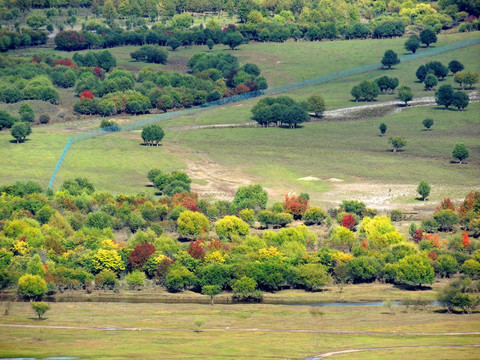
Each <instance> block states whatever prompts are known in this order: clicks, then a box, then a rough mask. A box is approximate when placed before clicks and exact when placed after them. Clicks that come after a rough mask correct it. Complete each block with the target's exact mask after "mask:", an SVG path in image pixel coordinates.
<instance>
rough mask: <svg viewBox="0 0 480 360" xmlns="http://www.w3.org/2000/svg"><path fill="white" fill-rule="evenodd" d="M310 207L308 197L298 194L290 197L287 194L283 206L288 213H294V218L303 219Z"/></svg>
mask: <svg viewBox="0 0 480 360" xmlns="http://www.w3.org/2000/svg"><path fill="white" fill-rule="evenodd" d="M308 207H309V206H308V199H306V198H304V197H296V196H291V197H289V196H288V194H287V195H285V202H284V203H283V208H284V209H285V212H286V213H289V214H292V215H293V218H294V219H301V218H302V216H303V215H304V214H305V211H307V209H308Z"/></svg>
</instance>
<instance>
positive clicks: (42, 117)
mask: <svg viewBox="0 0 480 360" xmlns="http://www.w3.org/2000/svg"><path fill="white" fill-rule="evenodd" d="M38 120H39V121H40V124H48V123H49V122H50V115H48V114H41V115H40V116H39V118H38Z"/></svg>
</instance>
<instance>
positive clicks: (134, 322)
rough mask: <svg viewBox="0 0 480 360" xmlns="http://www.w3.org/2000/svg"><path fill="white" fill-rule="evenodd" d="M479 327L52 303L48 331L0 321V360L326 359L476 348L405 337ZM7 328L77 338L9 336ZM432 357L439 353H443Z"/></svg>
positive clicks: (464, 320)
mask: <svg viewBox="0 0 480 360" xmlns="http://www.w3.org/2000/svg"><path fill="white" fill-rule="evenodd" d="M2 305H3V304H2ZM198 320H199V321H202V325H201V330H203V331H201V332H194V331H193V330H195V329H196V325H195V322H196V321H198ZM479 320H480V315H479V314H473V315H455V314H445V313H442V312H437V311H436V308H435V307H428V308H427V309H426V310H423V311H414V310H409V311H405V310H404V308H403V307H399V306H394V307H393V308H392V310H387V309H386V308H384V307H344V308H336V307H325V308H321V311H318V308H312V307H310V306H286V305H258V304H257V305H214V306H210V305H195V304H118V303H95V304H92V303H55V304H52V309H51V310H50V311H49V312H48V313H47V314H46V319H45V320H44V321H35V320H34V316H33V312H32V310H31V309H30V305H29V304H28V303H15V304H12V305H11V307H10V314H9V315H8V316H3V317H2V318H1V319H0V334H1V336H0V339H1V340H0V349H1V350H0V354H1V356H4V357H20V356H21V357H30V356H35V357H47V356H77V357H80V358H96V359H99V358H101V359H125V358H152V357H161V358H165V359H180V358H182V359H185V358H187V359H189V358H192V359H193V358H202V359H218V358H219V359H229V358H236V359H251V358H257V359H258V358H267V359H274V358H275V359H295V358H296V359H300V358H305V357H308V356H313V355H316V354H321V353H325V352H329V351H339V350H345V349H353V348H366V347H376V346H378V347H388V346H429V345H436V346H445V345H463V344H477V343H478V336H475V335H454V336H445V335H443V336H442V335H423V336H422V335H413V334H412V335H409V334H399V333H416V332H429V333H432V332H433V333H440V332H459V331H460V332H468V331H478V330H479V329H480V321H479ZM4 324H23V325H33V326H37V325H38V326H46V327H48V326H59V327H62V326H63V327H73V328H71V329H68V328H55V329H54V328H19V327H13V328H12V327H8V328H7V327H3V326H2V325H4ZM75 327H80V328H79V329H75ZM82 327H85V329H82ZM125 327H128V328H137V329H139V328H141V329H143V330H144V331H135V332H134V333H133V334H132V332H131V331H128V330H121V329H119V330H117V331H102V330H100V329H88V328H104V329H105V328H107V329H108V328H110V329H113V328H117V329H118V328H125ZM148 329H152V330H150V331H148ZM153 329H157V330H153ZM295 330H306V331H302V332H298V331H297V332H296V331H295ZM309 331H310V332H309ZM312 331H313V332H312ZM317 331H320V332H317ZM322 331H323V332H322ZM342 332H353V333H342ZM279 337H281V339H282V340H281V341H278V340H279ZM73 339H74V340H73ZM459 351H461V353H462V354H463V355H462V356H463V357H464V358H471V359H473V358H474V357H475V355H474V354H476V353H477V352H476V349H475V348H463V349H449V348H445V349H444V350H443V351H441V353H442V354H443V355H442V356H444V357H443V358H446V357H445V356H447V355H449V356H450V358H452V356H454V354H457V353H458V352H459ZM397 353H405V349H400V350H396V351H380V352H379V353H367V352H365V353H357V354H356V355H355V358H356V359H364V358H372V356H375V355H377V356H378V355H379V354H381V355H382V358H383V359H394V358H397V357H396V354H397ZM436 353H440V351H439V349H437V350H436ZM417 354H418V355H417ZM426 354H428V357H429V356H430V354H431V352H430V349H428V350H425V351H419V352H417V351H415V352H413V351H412V352H410V353H409V356H408V358H409V359H424V358H425V355H426ZM334 358H335V357H334Z"/></svg>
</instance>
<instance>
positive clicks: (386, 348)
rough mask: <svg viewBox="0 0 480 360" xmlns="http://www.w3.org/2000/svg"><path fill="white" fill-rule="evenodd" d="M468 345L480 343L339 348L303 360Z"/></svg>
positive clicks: (466, 346)
mask: <svg viewBox="0 0 480 360" xmlns="http://www.w3.org/2000/svg"><path fill="white" fill-rule="evenodd" d="M469 347H480V344H473V345H412V346H388V347H372V348H363V349H349V350H340V351H331V352H328V353H323V354H320V355H315V356H312V357H309V358H306V359H305V360H317V359H324V358H326V357H329V356H334V355H342V354H350V353H355V352H361V351H376V350H395V349H435V348H437V349H438V348H442V349H443V348H469Z"/></svg>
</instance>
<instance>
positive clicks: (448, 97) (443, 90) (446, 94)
mask: <svg viewBox="0 0 480 360" xmlns="http://www.w3.org/2000/svg"><path fill="white" fill-rule="evenodd" d="M452 101H453V88H452V85H442V86H440V87H439V88H438V90H437V91H436V92H435V102H436V103H437V105H443V106H445V109H448V107H449V106H450V105H451V104H452Z"/></svg>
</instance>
